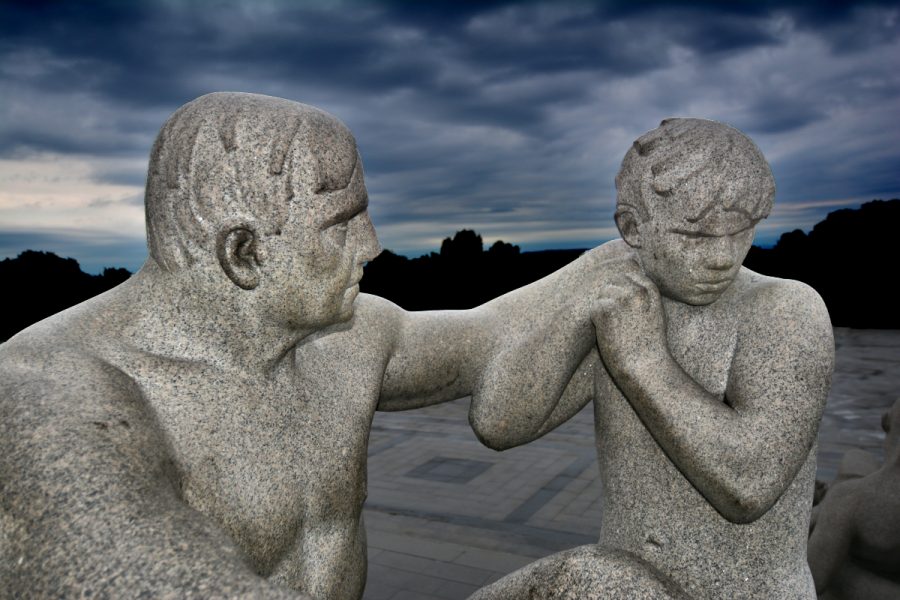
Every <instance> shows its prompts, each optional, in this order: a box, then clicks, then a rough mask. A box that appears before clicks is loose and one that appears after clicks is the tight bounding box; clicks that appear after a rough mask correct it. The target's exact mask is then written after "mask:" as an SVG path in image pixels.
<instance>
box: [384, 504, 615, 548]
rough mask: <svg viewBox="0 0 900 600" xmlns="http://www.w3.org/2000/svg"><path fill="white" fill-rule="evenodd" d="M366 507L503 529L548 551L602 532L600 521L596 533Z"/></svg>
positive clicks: (594, 540)
mask: <svg viewBox="0 0 900 600" xmlns="http://www.w3.org/2000/svg"><path fill="white" fill-rule="evenodd" d="M366 510H372V511H377V512H380V513H385V514H389V515H399V516H402V517H413V518H416V519H424V520H427V521H434V522H438V523H448V524H450V525H461V526H463V527H470V528H473V529H483V530H485V531H497V532H502V533H505V534H509V535H514V536H516V537H518V538H519V539H520V540H521V541H522V543H523V544H527V545H529V546H534V547H536V548H543V549H545V550H547V551H548V552H559V551H560V550H568V549H569V548H574V547H575V546H583V545H584V544H596V543H597V536H598V535H599V532H600V523H597V531H596V532H595V533H591V534H584V533H572V532H569V531H560V530H557V529H547V528H545V527H535V526H533V525H524V524H521V523H507V522H505V521H493V520H491V519H485V518H482V517H472V516H468V515H451V514H447V513H438V512H432V511H427V510H418V509H411V508H402V507H399V506H387V505H384V504H378V503H377V502H366Z"/></svg>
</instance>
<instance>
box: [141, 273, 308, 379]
mask: <svg viewBox="0 0 900 600" xmlns="http://www.w3.org/2000/svg"><path fill="white" fill-rule="evenodd" d="M129 286H130V287H131V288H132V294H133V295H132V297H133V298H134V302H135V309H136V313H137V314H136V319H135V330H134V332H133V334H134V339H135V342H136V344H138V345H140V346H141V347H142V349H144V350H146V351H149V352H151V353H153V354H159V355H163V356H166V357H167V358H171V359H176V360H183V361H192V362H200V363H204V364H207V365H210V366H213V367H215V368H217V369H220V370H223V371H228V372H234V373H241V374H243V375H261V376H270V375H271V374H272V373H273V372H274V371H275V370H276V369H278V368H279V366H280V365H281V364H282V363H283V362H284V361H285V360H286V359H290V356H291V354H292V350H293V349H294V348H295V347H296V345H297V344H298V343H299V342H300V340H302V339H303V338H305V337H306V336H308V335H309V334H311V333H313V332H314V329H309V330H295V329H288V328H286V327H284V326H281V325H279V324H277V323H274V322H272V320H267V319H266V318H265V315H263V314H260V310H259V308H258V306H257V303H256V302H255V298H253V297H252V296H249V295H247V294H252V293H253V292H252V291H250V292H248V291H246V290H241V289H239V288H237V286H234V289H230V288H229V286H227V285H218V284H216V283H213V284H210V283H209V278H204V277H200V276H198V274H196V273H189V272H185V271H182V272H175V273H170V272H166V271H163V270H162V269H160V268H159V267H158V266H157V265H156V264H155V263H153V262H152V260H149V261H148V263H147V264H146V265H144V267H143V268H142V269H141V270H140V271H139V272H138V273H137V274H135V276H134V277H133V278H132V280H131V281H130V282H129ZM220 287H221V288H222V289H219V288H220Z"/></svg>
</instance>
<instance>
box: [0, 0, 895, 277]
mask: <svg viewBox="0 0 900 600" xmlns="http://www.w3.org/2000/svg"><path fill="white" fill-rule="evenodd" d="M87 4H88V3H81V2H59V3H57V2H46V1H35V0H30V1H28V2H21V3H16V2H9V1H4V2H3V3H2V4H0V258H2V257H7V256H15V255H17V254H18V253H19V252H21V251H22V250H24V249H26V248H31V249H40V250H50V251H55V252H57V253H58V254H62V255H63V256H72V257H74V258H76V259H77V260H78V261H79V262H80V263H81V264H82V266H83V267H84V268H85V269H86V270H89V271H93V272H96V271H97V270H99V269H101V268H102V267H104V266H124V267H127V268H129V269H131V270H135V269H137V268H138V267H139V266H140V264H141V263H142V262H143V260H144V258H145V256H146V250H145V246H144V218H143V186H144V178H145V173H146V168H147V157H148V154H149V150H150V146H151V144H152V142H153V139H154V137H155V136H156V133H157V131H158V130H159V127H160V126H161V125H162V123H163V121H164V120H165V119H166V117H167V116H168V115H169V114H171V113H172V112H173V111H174V110H175V109H177V108H178V107H179V106H180V105H181V104H183V103H185V102H187V101H189V100H191V99H193V98H195V97H197V96H199V95H201V94H204V93H207V92H212V91H219V90H230V91H246V92H258V93H263V94H271V95H274V96H281V97H285V98H290V99H292V100H297V101H300V102H305V103H307V104H313V105H315V106H318V107H320V108H323V109H325V110H327V111H329V112H331V113H332V114H334V115H336V116H338V117H339V118H340V119H342V120H343V121H344V122H345V123H347V125H348V126H349V127H350V129H351V130H352V131H353V132H354V134H355V135H356V138H357V140H358V143H359V147H360V150H361V153H362V157H363V162H364V164H365V168H366V179H367V183H368V188H369V195H370V202H371V204H370V207H371V208H370V210H371V213H372V218H373V220H374V222H375V226H376V228H377V230H378V233H379V237H380V238H381V240H382V244H383V245H384V246H385V247H386V248H390V249H392V250H394V251H396V252H399V253H403V254H407V255H411V256H415V255H418V254H421V253H424V252H427V251H431V250H436V249H437V248H438V247H439V245H440V241H441V239H442V238H444V237H447V236H449V235H452V234H453V233H454V232H455V231H457V230H458V229H462V228H472V229H475V230H476V231H478V232H479V233H481V234H482V235H483V236H484V238H485V241H486V242H487V243H490V242H492V241H494V240H496V239H503V240H505V241H507V242H512V243H515V244H519V245H520V246H522V247H523V249H525V250H529V249H540V248H557V247H558V248H562V247H569V248H572V247H589V246H593V245H596V244H597V243H600V242H602V241H605V240H608V239H611V238H613V237H616V232H615V229H614V226H613V222H612V212H613V205H614V202H615V188H614V185H613V178H614V176H615V172H616V170H617V169H618V165H619V163H620V162H621V159H622V156H623V155H624V153H625V151H626V150H627V149H628V147H629V146H630V144H631V142H632V141H633V140H634V139H635V138H637V137H638V136H639V135H640V134H641V133H643V132H645V131H647V130H649V129H652V128H654V127H655V126H656V125H658V124H659V121H660V120H661V119H663V118H665V117H668V116H692V117H704V118H711V119H717V120H721V121H724V122H727V123H729V124H731V125H734V126H735V127H738V128H739V129H741V130H743V131H745V132H746V133H747V134H749V135H750V136H751V137H752V138H753V139H754V140H755V141H756V142H757V144H758V145H759V146H760V147H761V148H762V150H763V152H764V153H765V154H766V156H767V157H768V159H769V161H770V163H771V164H772V167H773V170H774V173H775V179H776V183H777V186H778V193H777V196H776V208H775V211H774V212H773V214H772V216H771V217H770V218H769V219H768V220H767V221H764V222H763V223H762V224H761V225H760V227H759V228H758V233H757V242H758V243H763V244H770V243H772V242H774V240H775V239H777V236H778V235H779V234H780V233H782V232H784V231H788V230H791V229H794V228H798V227H799V228H802V229H807V230H808V229H809V228H810V227H811V226H812V225H813V224H815V223H816V222H817V221H819V220H820V219H821V218H822V217H824V216H825V214H827V213H828V212H829V211H831V210H834V209H837V208H840V207H855V206H858V205H859V204H860V203H862V202H865V201H867V200H871V199H873V198H884V199H887V198H893V197H898V196H900V144H898V142H900V93H898V92H900V35H898V33H900V24H898V16H900V6H898V3H897V2H873V3H860V2H856V3H840V2H828V3H819V2H795V3H775V2H765V1H753V2H728V3H716V2H699V3H698V2H694V3H676V2H643V3H640V2H580V3H579V2H573V3H559V2H546V3H541V2H527V3H507V2H453V1H444V2H396V3H387V2H359V1H357V2H350V1H345V2H324V1H321V2H288V1H247V2H213V1H204V2H200V1H198V2H187V1H168V2H163V1H156V2H147V1H145V2H139V1H132V2H115V1H111V2H108V3H103V2H93V3H89V6H86V5H87ZM821 4H825V5H827V8H824V7H822V6H820V5H821Z"/></svg>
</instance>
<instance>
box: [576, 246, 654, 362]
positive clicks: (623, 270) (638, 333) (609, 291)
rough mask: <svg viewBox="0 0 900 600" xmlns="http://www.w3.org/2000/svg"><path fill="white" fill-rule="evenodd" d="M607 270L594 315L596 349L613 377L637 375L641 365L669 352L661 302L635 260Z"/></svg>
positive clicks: (627, 259) (622, 261)
mask: <svg viewBox="0 0 900 600" xmlns="http://www.w3.org/2000/svg"><path fill="white" fill-rule="evenodd" d="M607 267H608V268H607V269H606V270H605V271H604V272H603V274H602V277H601V278H600V281H598V299H597V301H596V303H595V305H594V307H593V310H592V313H591V319H592V320H593V322H594V327H595V328H596V330H597V345H598V347H599V349H600V355H601V356H602V357H603V362H604V364H605V365H606V367H607V368H608V369H610V371H611V372H612V373H614V374H616V375H624V376H629V375H634V374H635V371H636V370H638V369H639V368H640V365H642V364H646V362H647V361H654V360H656V359H658V358H660V357H662V356H663V355H664V354H665V353H667V352H668V350H667V348H668V346H667V341H666V321H665V314H664V313H663V308H662V301H661V299H660V294H659V290H658V289H657V288H656V285H655V284H654V283H653V282H652V281H651V280H650V279H649V278H648V277H647V276H646V275H644V272H643V270H642V269H641V266H640V264H638V262H637V260H636V259H635V258H634V257H632V256H628V257H623V258H621V259H619V260H617V261H615V262H612V261H611V262H609V263H607Z"/></svg>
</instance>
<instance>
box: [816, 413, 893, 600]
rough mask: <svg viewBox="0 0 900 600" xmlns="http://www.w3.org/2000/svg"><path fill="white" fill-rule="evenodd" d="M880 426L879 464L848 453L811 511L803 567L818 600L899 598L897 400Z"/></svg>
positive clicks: (866, 457) (869, 458) (865, 457)
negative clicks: (883, 435) (812, 518)
mask: <svg viewBox="0 0 900 600" xmlns="http://www.w3.org/2000/svg"><path fill="white" fill-rule="evenodd" d="M882 427H883V428H884V431H885V432H886V433H887V438H886V439H885V443H884V455H885V461H884V464H882V465H880V466H879V465H878V464H877V462H876V463H875V465H874V467H875V468H872V466H873V465H872V461H877V459H875V458H874V457H872V456H871V455H867V454H864V453H861V452H859V451H856V452H848V455H849V456H848V457H847V459H846V460H844V461H842V463H841V468H840V469H839V471H838V475H837V477H836V478H835V480H834V481H833V482H832V483H831V485H829V486H828V491H827V492H826V493H825V496H824V498H823V499H822V500H821V502H820V503H819V504H818V506H816V507H815V509H814V510H815V522H814V524H813V529H812V533H811V535H810V538H809V565H810V568H811V569H812V574H813V578H814V580H815V582H816V591H817V592H818V593H819V598H823V599H834V600H838V599H847V600H856V599H863V598H865V599H866V600H888V599H893V598H898V597H900V551H898V548H900V400H897V401H896V402H895V403H894V406H893V408H892V409H891V410H890V411H888V412H887V413H886V414H885V415H884V419H883V420H882Z"/></svg>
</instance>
